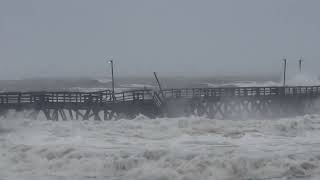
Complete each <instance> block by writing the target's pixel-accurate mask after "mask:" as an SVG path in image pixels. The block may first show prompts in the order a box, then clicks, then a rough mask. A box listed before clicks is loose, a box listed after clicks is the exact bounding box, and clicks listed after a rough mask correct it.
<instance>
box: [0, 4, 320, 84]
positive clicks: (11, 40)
mask: <svg viewBox="0 0 320 180" xmlns="http://www.w3.org/2000/svg"><path fill="white" fill-rule="evenodd" d="M319 8H320V1H319V0H308V1H303V0H264V1H262V0H241V1H240V0H233V1H231V0H230V1H228V0H220V1H216V0H157V1H156V0H145V1H142V0H127V1H125V0H113V1H108V0H50V1H49V0H38V1H31V0H20V1H17V0H0V62H1V64H0V77H1V79H5V78H10V79H12V78H26V77H47V76H100V75H105V74H107V72H106V70H107V68H108V67H107V63H106V58H107V57H108V56H113V58H114V61H115V68H116V73H117V74H118V75H119V74H121V75H123V76H124V75H143V76H150V75H152V74H151V73H152V72H153V71H158V72H159V73H160V74H167V75H217V74H222V75H225V74H271V73H275V74H277V73H278V74H279V71H280V70H281V59H282V58H284V57H286V58H288V61H289V62H288V63H289V69H290V70H291V71H292V72H294V71H297V61H298V59H299V58H300V56H302V57H303V58H304V59H305V69H306V71H310V72H314V73H316V72H320V71H319V68H320V48H319V47H320V20H319V18H320V11H319Z"/></svg>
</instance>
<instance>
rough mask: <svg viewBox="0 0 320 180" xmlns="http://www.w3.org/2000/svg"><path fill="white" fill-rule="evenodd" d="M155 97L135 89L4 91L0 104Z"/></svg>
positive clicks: (125, 100) (99, 101) (100, 101)
mask: <svg viewBox="0 0 320 180" xmlns="http://www.w3.org/2000/svg"><path fill="white" fill-rule="evenodd" d="M152 98H153V91H152V90H134V91H123V92H119V93H115V94H114V95H113V93H112V92H111V91H109V90H108V91H99V92H92V93H84V92H3V93H0V104H32V103H66V104H67V103H83V104H88V103H100V104H107V103H122V102H130V101H143V100H148V99H150V100H151V99H152Z"/></svg>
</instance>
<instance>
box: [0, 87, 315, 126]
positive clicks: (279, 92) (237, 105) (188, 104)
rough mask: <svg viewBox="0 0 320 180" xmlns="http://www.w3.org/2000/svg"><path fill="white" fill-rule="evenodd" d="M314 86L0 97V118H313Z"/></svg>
mask: <svg viewBox="0 0 320 180" xmlns="http://www.w3.org/2000/svg"><path fill="white" fill-rule="evenodd" d="M319 96H320V86H290V87H224V88H185V89H166V90H162V91H154V90H150V89H143V90H133V91H124V92H120V93H115V94H113V93H112V91H109V90H106V91H98V92H90V93H87V92H43V91H42V92H3V93H0V115H3V116H5V115H6V113H7V112H8V111H9V110H15V111H28V112H31V113H29V114H28V117H29V118H37V116H38V114H39V113H43V114H44V115H45V117H46V118H47V119H48V120H56V121H57V120H68V119H70V120H76V119H77V120H80V119H81V120H89V119H95V120H111V119H119V118H134V117H135V116H137V115H139V114H143V115H146V116H148V117H151V118H155V117H163V116H167V117H177V116H190V115H195V116H207V117H209V118H219V119H227V118H248V117H253V118H257V117H281V116H288V115H291V116H292V115H302V114H305V113H314V112H319V110H320V104H319V105H318V97H319Z"/></svg>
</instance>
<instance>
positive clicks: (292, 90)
mask: <svg viewBox="0 0 320 180" xmlns="http://www.w3.org/2000/svg"><path fill="white" fill-rule="evenodd" d="M161 93H162V94H163V95H164V97H165V98H173V97H174V98H178V97H184V98H191V97H259V96H318V95H320V86H292V87H226V88H184V89H166V90H162V91H161Z"/></svg>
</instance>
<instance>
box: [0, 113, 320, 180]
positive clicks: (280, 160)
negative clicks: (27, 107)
mask: <svg viewBox="0 0 320 180" xmlns="http://www.w3.org/2000/svg"><path fill="white" fill-rule="evenodd" d="M0 122H1V124H0V126H1V127H0V179H30V180H31V179H32V180H34V179H39V180H40V179H50V180H51V179H52V180H56V179H59V180H61V179H113V180H120V179H121V180H122V179H134V180H176V179H177V180H194V179H197V180H249V179H251V180H271V179H272V180H286V179H294V180H295V179H297V180H298V179H312V180H316V179H319V178H320V140H319V137H320V116H318V115H306V116H303V117H296V118H291V119H278V120H268V119H265V120H245V121H243V120H212V119H206V118H201V117H188V118H185V117H181V118H171V119H169V118H168V119H167V118H161V119H148V118H146V117H144V116H139V117H137V118H136V119H134V120H118V121H99V122H98V121H64V122H53V121H45V120H28V119H20V118H7V119H3V120H1V121H0Z"/></svg>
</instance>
